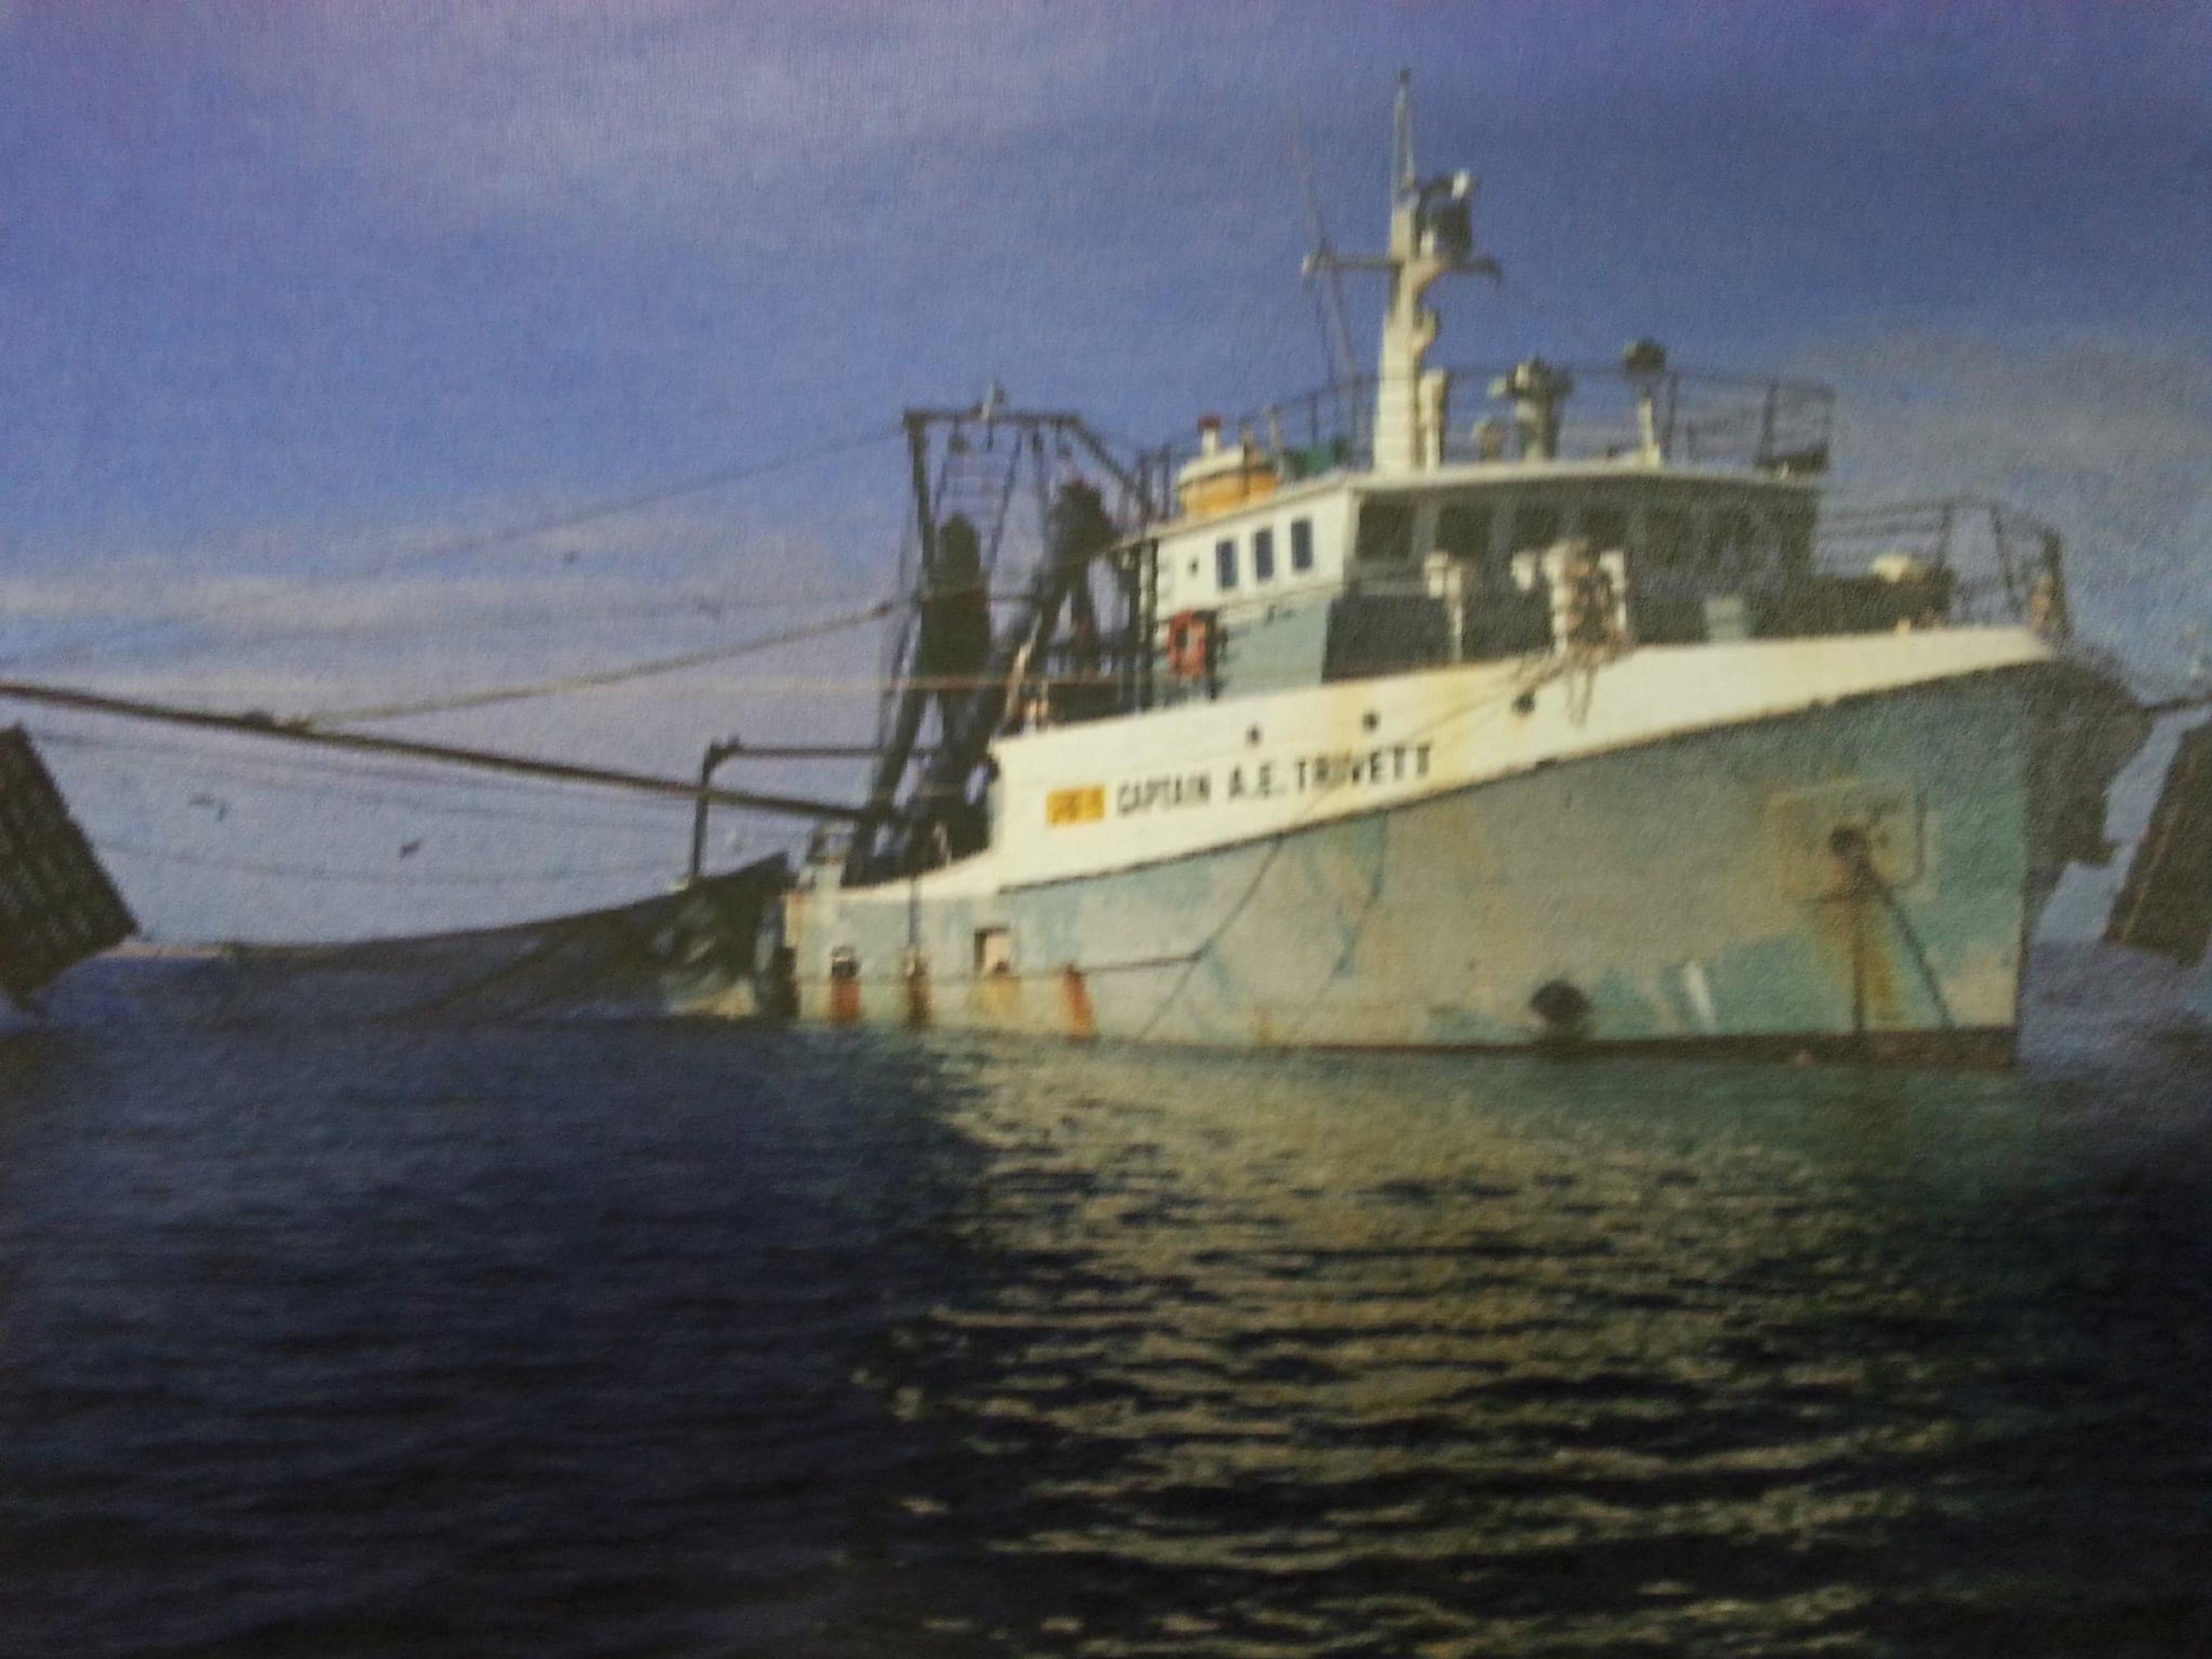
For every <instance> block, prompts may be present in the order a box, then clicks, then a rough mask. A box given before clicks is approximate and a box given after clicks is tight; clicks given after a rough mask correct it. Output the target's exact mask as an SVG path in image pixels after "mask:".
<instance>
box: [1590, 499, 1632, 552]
mask: <svg viewBox="0 0 2212 1659" xmlns="http://www.w3.org/2000/svg"><path fill="white" fill-rule="evenodd" d="M1583 540H1584V541H1586V542H1588V543H1589V544H1590V546H1591V547H1592V548H1593V549H1595V550H1596V551H1598V552H1600V553H1619V552H1623V551H1625V550H1626V549H1627V546H1628V509H1627V508H1626V507H1615V506H1605V507H1584V508H1583Z"/></svg>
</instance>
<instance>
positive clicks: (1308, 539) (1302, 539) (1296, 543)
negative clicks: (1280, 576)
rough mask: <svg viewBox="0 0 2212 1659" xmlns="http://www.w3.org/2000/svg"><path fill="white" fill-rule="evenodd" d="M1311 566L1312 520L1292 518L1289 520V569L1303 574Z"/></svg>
mask: <svg viewBox="0 0 2212 1659" xmlns="http://www.w3.org/2000/svg"><path fill="white" fill-rule="evenodd" d="M1312 568H1313V520H1311V519H1293V520H1291V571H1292V573H1293V574H1297V575H1304V574H1305V573H1306V572H1307V571H1309V570H1310V569H1312Z"/></svg>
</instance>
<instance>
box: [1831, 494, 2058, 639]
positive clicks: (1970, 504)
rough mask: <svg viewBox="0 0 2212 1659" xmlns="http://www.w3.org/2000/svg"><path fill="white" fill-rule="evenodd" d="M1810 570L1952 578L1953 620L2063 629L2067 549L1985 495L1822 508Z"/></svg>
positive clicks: (2047, 529) (2051, 533)
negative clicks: (1921, 572)
mask: <svg viewBox="0 0 2212 1659" xmlns="http://www.w3.org/2000/svg"><path fill="white" fill-rule="evenodd" d="M1813 563H1814V568H1815V569H1816V570H1818V571H1820V572H1821V573H1822V574H1827V575H1836V576H1875V577H1881V576H1887V577H1889V578H1891V579H1893V580H1894V579H1896V578H1897V577H1898V576H1899V575H1902V574H1905V572H1906V571H1907V570H1908V569H1909V568H1918V569H1920V570H1924V571H1929V572H1934V573H1938V574H1942V576H1944V577H1945V578H1947V579H1948V588H1949V605H1948V619H1949V620H1950V621H1952V622H1954V623H2007V622H2009V623H2024V624H2027V625H2030V626H2033V627H2036V628H2039V629H2043V630H2045V631H2046V632H2051V633H2053V634H2056V635H2063V634H2064V633H2065V632H2066V631H2067V628H2068V617H2067V611H2066V571H2065V550H2064V548H2063V544H2062V543H2061V541H2060V538H2059V536H2058V533H2057V532H2056V531H2055V530H2053V529H2051V526H2049V525H2047V524H2045V523H2044V522H2043V521H2042V520H2039V519H2038V518H2036V517H2034V516H2033V514H2032V513H2025V512H2022V511H2021V509H2020V508H2018V507H2008V506H2007V505H2006V504H2005V503H2003V502H2002V501H1991V500H1989V499H1988V498H1986V497H1983V496H1972V495H1961V496H1954V497H1951V498H1949V499H1948V500H1941V501H1894V502H1881V503H1874V504H1867V505H1850V506H1836V505H1831V506H1829V507H1826V508H1825V509H1824V510H1823V511H1822V513H1821V514H1820V522H1819V525H1818V526H1817V528H1816V529H1815V531H1814V541H1813Z"/></svg>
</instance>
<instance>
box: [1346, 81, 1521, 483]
mask: <svg viewBox="0 0 2212 1659" xmlns="http://www.w3.org/2000/svg"><path fill="white" fill-rule="evenodd" d="M1474 194H1475V181H1474V175H1473V174H1472V173H1465V172H1459V173H1439V174H1437V176H1436V177H1434V178H1431V179H1422V178H1421V177H1420V176H1419V173H1418V172H1417V171H1416V169H1415V166H1414V161H1413V77H1412V76H1411V74H1410V72H1408V71H1406V70H1401V71H1400V72H1399V75H1398V94H1397V98H1396V100H1395V103H1394V104H1393V106H1392V108H1391V115H1390V240H1389V251H1388V252H1385V253H1383V254H1382V255H1380V256H1379V257H1378V256H1369V257H1365V258H1343V257H1341V256H1339V255H1337V254H1334V253H1333V252H1332V253H1329V254H1328V255H1327V256H1326V258H1323V256H1322V255H1319V254H1316V256H1315V258H1314V260H1313V261H1312V262H1311V263H1312V264H1314V265H1315V266H1316V267H1317V268H1323V269H1329V270H1372V271H1380V272H1382V273H1383V274H1384V275H1385V276H1389V279H1390V292H1389V301H1388V304H1387V305H1386V307H1385V308H1384V311H1383V343H1382V350H1381V353H1380V361H1379V362H1377V364H1376V387H1375V458H1374V466H1375V470H1376V471H1377V472H1412V471H1420V470H1422V469H1424V468H1427V467H1432V466H1435V465H1438V464H1439V463H1440V462H1441V461H1442V459H1443V437H1444V422H1445V418H1446V412H1445V407H1444V401H1445V391H1446V376H1445V375H1444V374H1443V372H1442V371H1441V370H1431V369H1430V368H1428V366H1427V364H1428V354H1429V348H1430V347H1431V346H1432V345H1434V344H1435V343H1436V340H1437V330H1438V328H1439V326H1440V325H1439V323H1438V321H1437V313H1435V312H1433V311H1431V309H1430V308H1429V307H1428V306H1427V305H1426V304H1425V298H1426V295H1427V294H1428V291H1429V289H1431V288H1432V287H1434V286H1435V285H1436V283H1437V281H1438V280H1439V279H1441V278H1443V277H1445V276H1487V277H1489V278H1490V279H1491V280H1492V281H1493V282H1497V281H1502V280H1503V273H1502V272H1501V271H1500V270H1499V268H1498V262H1497V261H1496V260H1495V259H1492V258H1489V257H1487V256H1486V255H1481V254H1478V253H1476V252H1475V251H1474Z"/></svg>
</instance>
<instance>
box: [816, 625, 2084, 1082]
mask: <svg viewBox="0 0 2212 1659" xmlns="http://www.w3.org/2000/svg"><path fill="white" fill-rule="evenodd" d="M2070 674H2072V671H2069V670H2065V669H2063V668H2060V667H2058V666H2057V665H2036V666H2033V667H2022V668H2018V669H2013V670H2008V671H1999V672H1990V673H1982V674H1976V675H1973V676H1971V677H1966V678H1959V679H1953V680H1942V681H1937V682H1934V683H1929V684H1918V685H1914V686H1911V687H1906V688H1902V689H1899V690H1893V691H1886V692H1881V693H1878V694H1875V695H1869V696H1858V697H1854V698H1850V699H1847V700H1843V701H1839V702H1834V703H1832V704H1827V705H1825V706H1820V707H1814V708H1805V709H1802V710H1799V711H1796V712H1794V713H1790V714H1784V715H1780V716H1777V717H1771V718H1760V719H1756V720H1745V721H1741V722H1737V723H1732V724H1729V725H1727V726H1719V727H1715V728H1711V729H1706V730H1702V731H1697V732H1682V733H1675V734H1672V735H1668V736H1667V737H1665V738H1661V739H1658V740H1655V741H1651V742H1648V743H1643V744H1632V745H1629V746H1626V747H1622V748H1616V749H1613V750H1607V751H1604V752H1599V753H1592V754H1587V755H1583V756H1580V757H1571V758H1566V759H1563V760H1562V761H1560V762H1559V763H1554V764H1547V765H1540V766H1538V767H1535V768H1534V769H1530V770H1527V771H1523V772H1521V773H1519V774H1517V775H1510V776H1505V777H1500V778H1496V779H1492V780H1489V781H1479V782H1474V783H1471V784H1469V785H1468V786H1466V787H1458V788H1455V789H1451V790H1449V791H1448V792H1446V793H1437V794H1431V795H1429V796H1426V797H1425V798H1423V799H1415V800H1412V801H1408V802H1406V803H1404V804H1402V805H1387V806H1383V807H1379V808H1377V809H1376V810H1374V811H1366V812H1362V813H1358V814H1355V815H1349V816H1343V817H1337V818H1335V819H1334V820H1332V821H1330V822H1327V823H1315V824H1311V825H1308V826H1301V827H1296V828H1292V829H1287V830H1285V831H1284V832H1282V833H1279V834H1274V835H1271V836H1262V837H1259V838H1255V839H1253V840H1250V841H1247V842H1243V843H1241V844H1237V845H1232V846H1226V847H1220V848H1209V849H1206V850H1202V851H1199V852H1195V853H1193V854H1188V855H1186V856H1181V857H1173V858H1168V859H1164V860H1158V861H1155V862H1149V863H1144V864H1139V865H1138V866H1134V867H1130V868H1124V869H1118V870H1113V871H1109V872H1100V873H1097V874H1091V875H1079V876H1073V877H1068V878H1060V879H1052V880H1044V881H1040V882H1036V883H1033V884H1025V885H1020V886H1012V887H1008V888H1005V889H1002V890H995V891H978V892H973V893H969V894H958V893H943V894H940V893H934V892H929V891H926V890H925V884H915V885H914V886H913V887H912V888H911V889H910V890H907V891H905V892H904V893H903V894H901V893H900V892H898V891H896V890H892V891H885V890H881V889H876V890H869V891H867V892H865V893H852V894H838V893H836V892H830V893H826V894H824V893H798V894H794V895H793V896H792V897H791V899H790V900H789V901H787V906H786V909H785V915H784V925H785V929H786V943H787V945H789V946H790V947H791V948H790V951H789V954H788V957H787V960H788V961H789V962H790V963H793V981H792V982H791V984H790V985H789V987H787V994H788V998H789V1000H790V1003H791V1005H792V1006H793V1007H794V1008H795V1010H796V1012H798V1013H799V1015H800V1017H802V1018H808V1019H814V1020H822V1021H827V1022H830V1023H833V1024H858V1023H864V1022H865V1023H882V1024H903V1025H927V1026H937V1027H945V1028H953V1029H978V1030H999V1031H1019V1032H1030V1033H1038V1034H1045V1033H1050V1034H1057V1035H1060V1036H1074V1037H1110V1038H1128V1039H1138V1040H1145V1041H1153V1042H1180V1043H1190V1044H1203V1045H1214V1046H1227V1047H1240V1048H1241V1047H1271V1046H1291V1047H1307V1048H1429V1049H1460V1048H1464V1049H1486V1048H1530V1047H1536V1048H1558V1049H1581V1048H1620V1049H1629V1050H1656V1049H1663V1050H1669V1051H1678V1052H1683V1053H1693V1052H1719V1053H1737V1054H1772V1055H1778V1056H1796V1055H1799V1054H1810V1055H1814V1056H1826V1055H1850V1056H1859V1057H1866V1058H1873V1059H1891V1060H1905V1061H1914V1062H1919V1061H1926V1062H1931V1063H1943V1064H1964V1065H2002V1064H2004V1063H2007V1062H2008V1060H2010V1058H2011V1056H2012V1054H2013V1052H2014V1042H2015V1032H2016V1030H2017V1027H2018V1024H2019V1010H2020V997H2021V977H2022V972H2023V964H2024V961H2025V953H2026V946H2027V937H2028V933H2029V932H2030V930H2031V928H2032V927H2033V921H2034V918H2035V915H2036V913H2037V912H2038V911H2039V908H2040V906H2041V904H2042V902H2043V900H2044V899H2045V897H2046V896H2048V894H2049V891H2050V889H2051V884H2052V883H2053V881H2054V880H2055V878H2056V874H2057V869H2058V868H2059V867H2061V866H2062V865H2063V860H2064V858H2065V857H2066V856H2067V855H2068V849H2067V848H2066V847H2065V846H2064V845H2063V840H2062V836H2063V831H2064V826H2065V825H2066V824H2067V823H2069V822H2076V823H2078V821H2079V819H2080V818H2081V811H2080V810H2079V797H2081V794H2082V793H2083V792H2084V791H2085V790H2086V791H2087V792H2089V793H2091V794H2093V799H2094V800H2095V802H2096V803H2097V804H2098V805H2099V806H2101V802H2102V799H2103V793H2104V789H2105V787H2106V784H2107V783H2108V782H2109V777H2110V772H2109V766H2110V765H2116V764H2117V761H2115V760H2112V758H2111V757H2109V756H2100V755H2098V754H2094V753H2092V752H2091V751H2092V750H2094V749H2095V748H2096V747H2097V744H2096V743H2095V741H2094V739H2095V738H2096V735H2097V733H2098V732H2100V730H2101V729H2102V728H2101V727H2100V725H2099V718H2098V717H2099V714H2100V713H2102V714H2110V713H2111V712H2112V710H2111V709H2110V708H2101V709H2100V707H2099V705H2100V699H2099V698H2098V697H2095V696H2092V697H2089V698H2088V699H2087V700H2086V701H2085V700H2083V699H2081V697H2079V696H2068V697H2059V696H2054V695H2053V693H2054V688H2055V687H2057V686H2059V685H2060V684H2062V683H2063V682H2065V681H2066V679H2067V677H2068V676H2069V675H2070ZM2071 690H2073V691H2075V692H2078V690H2079V687H2078V686H2075V687H2072V688H2071ZM2104 701H2107V702H2108V701H2109V700H2108V699H2107V700H2104ZM2085 711H2087V712H2085ZM2105 746H2106V748H2112V747H2114V745H2112V744H2106V745H2105ZM2127 746H2128V745H2124V744H2122V745H2118V747H2119V748H2121V749H2124V748H2125V747H2127ZM2123 757H2124V756H2123ZM2092 774H2097V775H2092ZM1001 951H1004V952H1006V953H1008V954H1010V956H1011V961H1009V962H1007V963H1005V964H1004V966H1003V967H997V964H996V963H987V960H986V959H987V958H993V957H996V956H997V955H998V954H999V953H1000V952H1001ZM994 967H997V970H996V971H993V970H992V969H993V968H994Z"/></svg>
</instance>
